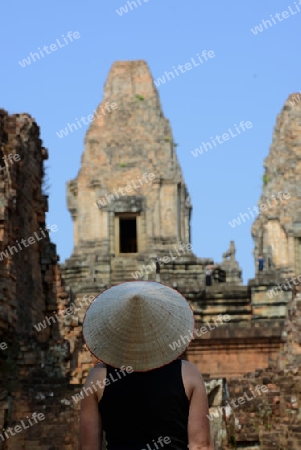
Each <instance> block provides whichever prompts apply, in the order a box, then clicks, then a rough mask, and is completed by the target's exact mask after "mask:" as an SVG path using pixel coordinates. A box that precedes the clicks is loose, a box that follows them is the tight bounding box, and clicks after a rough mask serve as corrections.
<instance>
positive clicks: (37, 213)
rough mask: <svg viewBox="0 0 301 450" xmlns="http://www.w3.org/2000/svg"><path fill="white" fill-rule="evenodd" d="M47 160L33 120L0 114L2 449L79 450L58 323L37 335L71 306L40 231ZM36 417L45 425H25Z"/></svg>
mask: <svg viewBox="0 0 301 450" xmlns="http://www.w3.org/2000/svg"><path fill="white" fill-rule="evenodd" d="M9 155H12V156H11V157H9ZM15 155H19V157H16V158H15V159H14V158H13V157H14V156H15ZM3 157H5V159H6V161H7V162H6V164H4V160H3ZM9 158H10V159H9ZM45 159H47V150H46V149H45V148H44V147H43V146H42V142H41V140H40V138H39V128H38V126H37V124H36V123H35V121H34V120H33V119H32V118H31V117H30V116H29V115H27V114H16V115H13V116H9V115H8V114H7V113H6V112H5V111H4V110H0V164H1V166H2V167H1V168H0V169H1V170H0V205H1V206H0V255H1V260H0V344H2V343H5V345H3V346H2V348H1V349H0V386H1V388H0V430H2V431H1V432H0V449H1V450H15V449H21V450H23V449H24V450H25V449H31V450H37V449H39V450H41V449H42V450H50V449H51V450H59V449H68V450H71V449H75V448H77V447H76V445H77V440H78V438H77V435H78V427H77V420H78V412H77V410H76V408H77V406H76V404H75V403H74V402H72V399H71V394H72V393H73V391H74V389H73V387H72V386H69V382H68V375H69V372H70V357H71V356H70V355H71V354H70V345H69V342H68V340H66V339H65V337H64V334H62V333H61V330H60V322H59V321H57V320H56V321H55V322H53V321H52V320H51V321H50V324H48V323H47V322H46V326H45V327H44V328H43V327H42V330H41V331H37V329H36V328H35V325H38V324H39V323H42V322H43V321H44V320H45V317H46V316H52V315H53V313H55V311H58V310H60V309H63V308H65V305H66V304H67V303H68V301H69V300H68V294H67V293H66V292H65V289H64V287H63V286H62V280H61V275H60V270H59V267H58V264H57V261H58V257H57V254H56V249H55V246H54V245H53V244H52V243H51V241H50V238H49V235H48V233H47V231H45V226H46V223H45V213H46V211H47V196H46V195H45V193H44V192H43V191H42V180H43V177H44V171H45V168H44V164H43V163H44V160H45ZM49 225H54V224H49ZM22 239H23V241H22ZM18 244H19V245H18ZM14 247H15V248H14ZM34 412H36V413H37V414H43V416H44V419H42V420H41V421H38V422H37V423H35V422H34V421H33V420H32V421H31V423H33V426H29V424H30V422H28V418H29V419H30V418H31V417H32V414H33V413H34ZM43 416H40V418H42V417H43ZM22 420H23V423H24V425H25V427H23V426H22V425H20V424H21V421H22ZM16 426H19V427H18V428H17V432H16V431H14V429H15V427H16ZM9 428H11V430H12V431H11V432H10V431H9ZM3 429H4V430H6V433H7V435H5V434H4V431H3ZM12 434H14V435H12Z"/></svg>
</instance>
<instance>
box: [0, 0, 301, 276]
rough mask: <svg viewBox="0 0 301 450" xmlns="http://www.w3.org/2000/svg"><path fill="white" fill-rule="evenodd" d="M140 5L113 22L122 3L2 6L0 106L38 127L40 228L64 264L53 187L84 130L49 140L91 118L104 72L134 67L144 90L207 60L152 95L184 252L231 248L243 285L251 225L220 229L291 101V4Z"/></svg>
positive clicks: (242, 200)
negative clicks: (43, 210) (174, 177)
mask: <svg viewBox="0 0 301 450" xmlns="http://www.w3.org/2000/svg"><path fill="white" fill-rule="evenodd" d="M298 2H299V0H298ZM140 3H141V5H140V6H139V5H138V4H139V2H137V5H138V6H137V8H135V7H134V5H133V6H132V7H133V10H129V12H128V13H124V14H123V15H122V16H120V15H119V14H117V12H116V10H117V9H118V10H119V8H120V7H122V6H124V5H126V1H124V0H110V1H109V2H99V1H94V0H87V1H85V2H83V1H78V0H72V1H70V0H64V1H63V2H59V1H57V0H53V1H51V2H41V1H40V0H39V1H32V0H29V1H28V2H18V3H15V2H5V3H3V4H2V5H1V18H2V20H1V28H0V52H1V61H2V67H1V71H0V94H1V95H0V100H1V101H0V106H1V107H3V108H4V109H6V110H7V111H8V112H9V113H20V112H27V113H29V114H31V115H32V116H33V117H34V118H35V119H36V121H37V123H38V125H39V126H40V129H41V139H42V140H43V143H44V146H46V147H47V148H48V150H49V155H50V157H49V160H48V161H47V162H46V165H47V166H49V170H48V174H49V178H50V184H51V187H50V189H49V195H50V198H49V213H48V215H47V223H48V224H50V225H51V224H54V223H55V224H57V225H58V228H59V231H58V232H57V233H52V234H51V236H52V239H53V241H54V242H55V243H56V244H57V251H58V253H59V255H60V258H61V261H64V260H65V258H68V257H69V256H70V255H71V253H72V249H73V226H72V221H71V217H70V214H69V212H68V210H67V205H66V187H65V186H66V182H67V181H68V180H70V179H72V178H75V177H76V175H77V172H78V170H79V167H80V160H81V155H82V152H83V149H84V145H83V141H84V135H85V132H86V130H87V128H88V125H87V126H83V127H82V128H81V129H80V130H78V131H75V132H73V133H70V134H69V135H68V136H66V137H64V138H62V139H60V138H59V137H58V136H57V135H56V132H57V131H59V130H60V129H62V128H64V127H66V125H67V123H68V122H72V121H74V119H75V118H76V117H80V116H88V115H89V114H91V113H92V112H93V110H94V109H95V108H96V107H97V105H98V104H99V103H100V101H101V100H102V93H103V85H104V83H105V80H106V78H107V75H108V72H109V70H110V67H111V65H112V63H113V62H114V61H116V60H135V59H144V60H146V61H147V63H148V64H149V67H150V69H151V72H152V75H153V77H154V78H155V79H156V78H158V77H161V76H162V75H163V74H164V72H165V71H170V70H172V67H173V66H178V65H179V64H182V65H183V64H185V63H187V62H191V58H196V55H197V53H199V54H201V52H202V51H203V50H206V51H207V52H208V51H210V50H213V51H214V53H215V57H214V58H212V59H210V60H208V61H207V62H206V63H205V64H202V65H200V66H198V67H194V68H193V69H191V70H190V71H187V73H185V74H184V73H183V74H181V75H180V76H179V77H177V78H175V79H173V80H171V81H169V82H168V83H166V84H165V85H161V86H160V87H159V95H160V99H161V104H162V107H163V111H164V114H165V116H166V117H167V118H168V119H169V120H170V123H171V126H172V130H173V135H174V139H175V142H177V143H178V144H179V146H178V147H177V154H178V158H179V161H180V164H181V166H182V170H183V173H184V178H185V181H186V184H187V187H188V190H189V192H190V195H191V201H192V204H193V213H192V223H191V225H192V244H193V250H194V252H195V253H196V254H197V256H200V257H207V256H208V257H213V258H214V260H215V261H216V262H219V261H221V259H222V253H223V252H224V251H226V249H227V248H228V245H229V241H230V240H234V241H235V243H236V248H237V259H238V261H239V264H240V266H241V267H242V269H243V275H244V281H245V282H246V281H247V279H249V278H251V277H253V275H254V262H253V256H252V251H253V242H252V238H251V225H252V220H249V221H246V222H245V223H242V224H241V225H240V226H237V227H235V228H232V227H231V226H230V225H229V223H228V222H229V221H231V220H233V219H234V218H236V217H237V216H239V214H240V213H244V212H247V211H248V208H253V207H254V206H256V205H257V204H258V200H259V197H260V193H261V186H262V175H263V160H264V158H265V157H266V156H267V154H268V151H269V146H270V144H271V142H272V133H273V128H274V125H275V121H276V116H277V114H278V113H279V112H280V111H281V109H282V107H283V104H284V102H285V100H286V99H287V97H288V95H289V94H291V93H293V92H298V91H300V90H301V76H300V75H301V73H300V72H301V65H300V30H301V26H300V25H301V12H298V3H297V2H294V1H293V0H292V1H290V0H286V1H283V0H278V1H277V4H276V3H275V2H274V1H271V0H269V1H264V2H262V1H259V0H254V1H253V2H241V1H238V0H232V1H231V2H224V1H222V0H216V1H214V2H201V1H199V0H190V1H189V2H183V1H181V2H180V1H178V0H164V1H162V0H161V1H159V0H148V2H145V1H144V0H140ZM295 3H296V4H295ZM300 3H301V2H300ZM289 6H290V8H291V9H290V10H289V9H288V7H289ZM299 8H301V6H300V7H299ZM283 11H288V13H287V14H285V16H286V19H285V20H284V19H283V20H282V21H281V22H279V20H277V19H275V18H274V22H275V23H276V24H274V23H272V27H269V26H268V25H267V29H265V28H263V31H262V32H258V34H257V35H254V34H253V33H252V32H251V30H250V29H251V28H254V27H255V26H256V25H259V24H260V23H261V20H262V19H264V20H267V19H271V17H270V15H272V16H273V17H274V16H275V14H276V13H279V14H281V13H282V12H283ZM68 31H72V32H76V31H77V32H79V34H80V37H79V38H78V39H76V40H75V39H74V40H73V42H69V44H68V45H65V46H64V47H61V48H57V50H56V51H51V52H50V50H48V51H49V54H46V55H45V57H44V58H41V59H40V60H37V61H36V62H32V63H31V64H30V65H27V66H25V67H23V68H22V67H21V65H20V64H19V61H22V60H23V59H24V58H27V57H29V55H30V52H37V51H38V47H40V48H41V49H42V48H43V47H44V45H47V46H50V45H51V44H53V43H55V42H56V39H59V41H60V43H61V44H63V43H64V40H63V35H64V36H65V37H66V35H67V33H68ZM241 121H245V122H246V121H251V122H252V124H253V127H252V128H250V129H248V130H246V131H245V132H241V134H240V135H237V136H236V137H233V138H231V139H229V140H228V141H227V142H223V143H222V144H219V145H217V147H215V148H213V149H211V150H209V151H208V152H206V153H204V154H202V155H199V156H198V157H197V158H195V157H194V156H193V155H192V153H191V151H192V150H194V149H195V148H197V147H199V146H200V145H201V144H202V142H203V141H204V142H208V141H210V137H211V136H212V137H214V136H216V135H222V134H223V133H226V132H227V130H228V128H231V129H232V130H233V131H234V124H239V123H240V122H241Z"/></svg>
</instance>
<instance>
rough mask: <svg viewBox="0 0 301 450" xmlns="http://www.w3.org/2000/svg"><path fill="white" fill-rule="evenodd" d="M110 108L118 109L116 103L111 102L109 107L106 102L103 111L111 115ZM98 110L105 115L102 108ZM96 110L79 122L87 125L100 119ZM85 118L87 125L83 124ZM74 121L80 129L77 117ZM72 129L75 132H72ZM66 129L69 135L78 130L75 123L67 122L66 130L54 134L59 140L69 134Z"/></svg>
mask: <svg viewBox="0 0 301 450" xmlns="http://www.w3.org/2000/svg"><path fill="white" fill-rule="evenodd" d="M111 108H112V109H117V108H118V105H117V103H115V102H112V103H111V105H110V103H109V102H106V104H105V109H106V110H107V111H108V112H109V113H111ZM98 110H100V111H102V114H103V115H104V116H105V115H106V113H105V112H104V110H103V108H98ZM98 110H97V111H96V109H94V111H93V114H89V115H88V116H81V118H80V120H81V121H82V122H83V124H84V125H89V123H91V122H93V121H94V120H95V118H96V117H98V118H100V117H102V114H98V112H99V111H98ZM94 114H95V115H94ZM95 116H96V117H95ZM86 118H87V120H88V122H89V123H88V122H85V120H86ZM75 120H76V122H77V125H78V126H79V128H81V127H82V126H81V124H80V121H79V120H78V118H77V117H76V118H75ZM72 127H74V128H75V130H73V128H72ZM68 128H69V131H70V132H71V133H73V131H76V130H78V128H77V126H76V125H75V123H71V124H70V123H69V122H68V123H67V127H66V128H64V129H63V130H60V131H56V133H55V134H56V135H57V136H58V137H59V138H60V139H62V138H63V137H64V136H68V134H69V131H68Z"/></svg>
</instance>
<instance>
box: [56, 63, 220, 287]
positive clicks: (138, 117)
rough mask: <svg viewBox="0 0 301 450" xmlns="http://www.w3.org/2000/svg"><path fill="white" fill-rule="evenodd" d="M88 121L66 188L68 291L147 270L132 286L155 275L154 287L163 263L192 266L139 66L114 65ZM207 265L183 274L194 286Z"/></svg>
mask: <svg viewBox="0 0 301 450" xmlns="http://www.w3.org/2000/svg"><path fill="white" fill-rule="evenodd" d="M89 117H90V116H89ZM90 118H91V120H92V123H91V125H90V128H89V130H88V132H87V134H86V138H85V150H84V153H83V156H82V163H81V169H80V171H79V174H78V176H77V178H76V179H74V180H72V181H70V182H69V183H68V194H67V198H68V207H69V210H70V213H71V215H72V218H73V222H74V251H73V254H72V257H71V258H70V259H69V260H68V261H67V263H66V265H65V266H64V267H63V269H64V271H65V278H66V280H68V284H69V283H70V285H72V286H74V281H75V277H76V280H77V281H80V283H81V284H82V283H85V281H86V282H87V285H88V284H89V285H90V286H91V282H93V283H97V288H98V289H102V288H103V287H105V286H107V285H110V284H114V283H116V282H121V281H124V280H129V279H133V273H135V271H137V270H138V269H139V268H141V265H142V264H143V263H144V264H147V265H149V264H150V263H152V264H153V268H154V270H153V271H152V272H153V274H152V275H150V272H149V273H143V275H142V276H139V278H144V279H145V277H146V279H148V278H149V275H150V279H155V278H156V272H157V279H158V272H159V271H160V268H159V267H158V266H159V264H158V258H160V256H162V257H164V255H165V261H166V264H167V265H168V263H169V262H171V260H172V262H174V261H175V260H176V263H177V264H179V263H180V264H183V262H189V261H190V263H192V264H196V263H197V258H196V257H195V256H194V255H193V254H192V252H191V250H190V247H191V246H190V245H189V244H190V215H191V204H190V201H189V195H188V192H187V188H186V185H185V183H184V179H183V176H182V172H181V168H180V165H179V163H178V159H177V156H176V151H175V147H176V144H175V143H174V140H173V137H172V131H171V127H170V124H169V121H168V120H167V119H166V118H165V117H164V115H163V112H162V109H161V106H160V101H159V97H158V93H157V90H156V88H155V86H154V83H153V80H152V76H151V73H150V71H149V68H148V66H147V64H146V63H145V62H144V61H126V62H116V63H114V64H113V66H112V68H111V71H110V73H109V76H108V79H107V82H106V84H105V89H104V98H103V102H102V103H101V104H100V105H99V107H98V109H97V111H96V112H95V114H94V118H92V116H91V117H90ZM171 255H173V257H174V259H172V256H171ZM166 257H169V261H167V259H166ZM155 261H156V263H157V264H156V263H155ZM209 262H212V260H208V261H207V260H206V261H203V262H201V266H199V267H195V269H196V270H197V272H198V274H196V273H194V274H193V273H191V274H190V275H193V276H194V281H195V282H196V281H197V280H198V276H199V275H200V274H202V273H203V264H206V263H209ZM176 263H174V264H176ZM174 264H173V266H174ZM198 264H199V265H200V261H198ZM171 266H172V265H169V267H171ZM196 275H197V276H196ZM163 278H164V277H163ZM161 280H162V278H161ZM166 281H168V280H166ZM169 281H172V283H174V282H175V280H169ZM94 287H96V286H95V285H94Z"/></svg>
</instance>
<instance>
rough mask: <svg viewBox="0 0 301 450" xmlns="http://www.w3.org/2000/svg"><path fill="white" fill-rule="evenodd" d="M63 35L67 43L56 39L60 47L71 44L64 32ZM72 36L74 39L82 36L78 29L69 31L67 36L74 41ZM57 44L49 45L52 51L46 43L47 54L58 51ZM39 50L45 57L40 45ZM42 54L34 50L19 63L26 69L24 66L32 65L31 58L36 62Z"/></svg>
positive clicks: (44, 48)
mask: <svg viewBox="0 0 301 450" xmlns="http://www.w3.org/2000/svg"><path fill="white" fill-rule="evenodd" d="M62 37H63V40H64V42H65V44H62V43H61V42H60V40H59V39H56V43H57V45H58V47H59V48H62V47H65V46H66V45H68V44H69V42H68V41H67V39H66V38H65V36H64V35H63V34H62ZM72 37H73V38H74V39H79V38H80V34H79V32H78V31H74V32H73V33H72V31H68V33H67V38H68V39H69V40H70V42H73V39H72ZM57 45H56V44H51V45H50V46H49V48H50V51H48V45H44V47H43V50H44V52H45V53H46V55H50V54H51V53H53V52H56V51H57V50H58V47H57ZM38 50H39V52H40V55H41V56H42V58H44V57H45V55H44V53H43V50H41V48H40V47H38ZM40 55H39V54H38V53H32V52H30V54H29V56H28V57H27V58H24V59H23V60H22V61H19V64H20V66H21V67H22V69H24V67H26V65H27V66H30V64H31V60H32V61H33V62H36V58H37V59H38V60H39V59H41V58H40Z"/></svg>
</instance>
